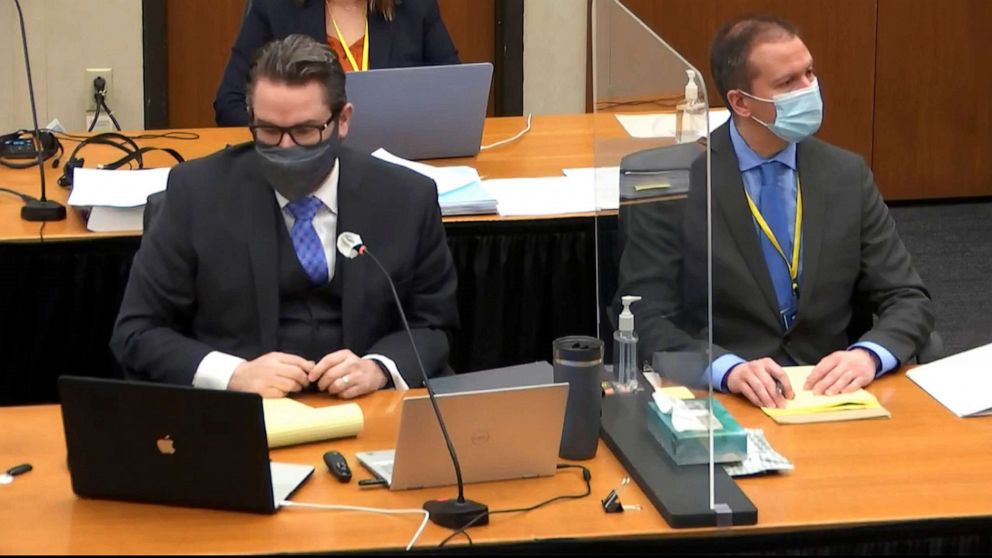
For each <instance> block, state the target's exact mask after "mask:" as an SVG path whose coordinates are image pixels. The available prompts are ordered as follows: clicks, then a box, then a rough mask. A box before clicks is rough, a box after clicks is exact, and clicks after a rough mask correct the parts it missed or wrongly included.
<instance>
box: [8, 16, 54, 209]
mask: <svg viewBox="0 0 992 558" xmlns="http://www.w3.org/2000/svg"><path fill="white" fill-rule="evenodd" d="M14 5H15V6H17V18H18V20H19V21H20V23H21V42H22V43H23V45H24V68H25V69H26V70H27V73H28V95H29V97H30V99H31V116H32V118H34V146H35V147H34V149H35V153H36V154H37V155H38V172H39V173H41V198H40V199H37V200H36V199H25V202H24V207H22V208H21V219H24V220H25V221H61V220H63V219H65V206H64V205H62V204H60V203H59V202H55V201H51V200H49V199H48V198H47V197H46V196H45V165H44V162H45V159H44V152H45V149H44V146H42V144H41V129H40V128H39V126H38V107H37V105H36V104H35V101H34V82H33V81H32V80H31V60H30V59H29V58H28V36H27V32H26V31H25V30H24V12H22V11H21V3H20V1H19V0H14Z"/></svg>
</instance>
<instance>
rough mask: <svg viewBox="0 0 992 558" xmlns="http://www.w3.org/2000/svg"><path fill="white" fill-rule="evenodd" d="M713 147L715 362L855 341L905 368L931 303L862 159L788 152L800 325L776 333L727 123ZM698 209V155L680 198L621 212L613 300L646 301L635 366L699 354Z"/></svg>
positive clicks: (818, 149) (817, 144)
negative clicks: (792, 169) (793, 168)
mask: <svg viewBox="0 0 992 558" xmlns="http://www.w3.org/2000/svg"><path fill="white" fill-rule="evenodd" d="M711 143H712V172H713V181H712V196H713V209H712V220H713V229H712V230H713V326H712V327H713V343H714V353H713V358H714V359H716V358H719V357H720V356H722V355H723V354H726V353H728V352H730V353H735V354H737V355H739V356H741V357H742V358H744V359H747V360H751V359H755V358H761V357H766V356H768V357H772V358H773V359H775V360H776V361H778V362H782V363H789V362H794V363H798V364H815V363H816V362H818V361H819V359H821V358H822V357H824V356H825V355H827V354H829V353H830V352H832V351H836V350H841V349H845V348H847V347H848V346H849V345H850V344H851V343H853V342H856V341H859V340H863V341H872V342H875V343H878V344H879V345H882V346H883V347H885V348H886V349H888V350H889V351H891V352H892V354H893V355H894V356H895V357H896V358H897V359H899V361H900V362H906V361H907V360H909V359H910V358H912V357H913V356H914V355H915V354H916V353H917V352H918V351H919V350H920V348H921V347H923V345H924V343H925V342H926V340H927V339H928V337H929V335H930V332H931V331H932V329H933V321H934V318H933V310H932V308H931V301H930V298H929V294H928V293H927V291H926V288H925V287H924V286H923V282H922V281H921V279H920V277H919V275H918V274H917V273H916V271H915V270H914V269H913V266H912V262H911V261H910V256H909V254H908V252H907V251H906V248H905V246H903V244H902V241H901V240H900V239H899V236H898V234H897V233H896V228H895V224H894V223H893V221H892V219H891V218H890V216H889V213H888V209H887V208H886V206H885V203H884V202H883V201H882V198H881V195H880V194H879V192H878V189H877V187H876V186H875V183H874V179H873V177H872V173H871V171H870V170H869V168H868V166H867V165H866V164H865V162H864V160H862V159H861V158H860V157H859V156H857V155H855V154H853V153H851V152H848V151H845V150H843V149H839V148H837V147H834V146H831V145H829V144H827V143H824V142H822V141H820V140H818V139H815V138H809V139H806V140H804V141H802V142H800V143H799V145H798V150H797V165H798V168H799V176H800V179H801V181H802V193H803V207H804V212H803V224H802V242H803V248H802V249H803V251H802V276H801V282H800V297H799V312H798V316H797V319H796V321H795V322H794V323H793V324H792V326H791V327H790V328H789V329H788V330H784V328H783V326H782V325H781V321H780V317H779V313H778V303H777V301H776V298H775V292H774V288H773V286H772V281H771V278H770V276H769V274H768V268H767V265H766V264H765V259H764V255H763V253H762V251H761V247H760V244H759V240H758V236H757V234H756V232H755V226H754V221H753V219H752V217H751V213H750V211H749V209H748V206H747V202H746V198H745V194H744V192H745V190H744V184H743V181H742V179H741V174H740V171H739V170H738V160H737V154H736V152H735V151H734V148H733V144H732V143H731V141H730V133H729V128H728V125H727V124H725V125H723V126H721V127H720V128H718V129H717V130H716V131H714V133H713V134H712V137H711ZM706 207H707V195H706V159H705V155H704V156H702V157H700V158H699V159H697V160H696V161H695V163H694V164H693V166H692V170H691V186H690V191H689V195H688V199H684V200H679V201H674V202H673V201H668V202H657V203H651V204H638V205H631V206H627V207H625V208H623V209H622V210H621V221H622V222H621V227H622V228H623V229H624V230H626V231H627V240H626V242H625V244H624V249H623V254H622V257H621V261H620V279H619V284H620V290H619V293H618V296H619V295H625V294H636V295H641V296H643V297H644V301H643V302H640V303H637V304H635V305H634V310H635V312H634V313H635V316H636V327H637V331H638V333H639V335H640V337H641V341H640V343H639V351H638V352H639V356H640V359H642V360H644V361H649V362H650V361H651V358H652V355H653V354H654V353H655V352H656V351H696V352H697V353H698V352H702V351H703V348H704V347H705V343H704V342H705V339H706V334H707V320H706V308H707V304H706V302H707V300H706V294H707V289H706V285H707V263H706V241H707V227H706ZM623 221H626V222H623ZM872 315H874V316H876V319H875V320H872ZM873 322H874V323H873Z"/></svg>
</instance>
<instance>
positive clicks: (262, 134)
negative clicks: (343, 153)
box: [248, 114, 336, 146]
mask: <svg viewBox="0 0 992 558" xmlns="http://www.w3.org/2000/svg"><path fill="white" fill-rule="evenodd" d="M335 116H336V115H334V114H332V115H331V117H330V118H328V119H327V121H326V122H324V123H323V124H297V125H295V126H290V127H288V128H283V127H282V126H274V125H272V124H250V125H249V126H248V129H249V130H251V137H252V138H253V139H254V140H255V143H259V144H262V145H268V146H276V145H279V144H280V143H282V138H283V136H284V135H285V134H289V138H290V139H291V140H293V143H295V144H296V145H317V144H318V143H320V142H321V140H322V139H323V137H324V130H326V129H327V127H328V126H330V125H331V122H333V121H334V117H335Z"/></svg>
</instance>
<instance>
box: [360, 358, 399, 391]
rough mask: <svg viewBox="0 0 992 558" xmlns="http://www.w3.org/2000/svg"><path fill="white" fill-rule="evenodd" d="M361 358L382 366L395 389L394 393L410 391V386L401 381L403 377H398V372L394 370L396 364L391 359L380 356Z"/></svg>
mask: <svg viewBox="0 0 992 558" xmlns="http://www.w3.org/2000/svg"><path fill="white" fill-rule="evenodd" d="M362 358H367V359H369V360H374V361H376V362H378V363H379V364H381V365H383V366H384V367H385V368H386V370H387V371H388V372H389V377H390V378H392V379H393V387H394V388H396V391H404V390H408V389H410V386H409V385H407V383H406V382H405V381H404V380H403V376H400V371H399V370H397V369H396V363H395V362H393V359H391V358H388V357H384V356H382V355H365V356H363V357H362Z"/></svg>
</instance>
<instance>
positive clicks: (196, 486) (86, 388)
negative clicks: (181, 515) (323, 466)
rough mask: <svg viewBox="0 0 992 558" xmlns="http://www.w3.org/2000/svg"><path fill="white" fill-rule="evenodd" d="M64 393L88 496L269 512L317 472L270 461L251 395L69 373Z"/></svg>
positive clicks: (68, 434)
mask: <svg viewBox="0 0 992 558" xmlns="http://www.w3.org/2000/svg"><path fill="white" fill-rule="evenodd" d="M59 398H60V400H61V403H62V423H63V427H64V429H65V442H66V449H67V452H68V463H69V476H70V477H71V479H72V489H73V492H75V493H76V494H77V495H79V496H82V497H86V498H101V499H109V500H128V501H134V502H147V503H154V504H167V505H176V506H191V507H201V508H212V509H222V510H235V511H247V512H257V513H273V512H275V511H276V510H277V509H278V508H279V505H280V503H281V502H283V501H284V500H285V499H286V498H287V497H289V495H290V494H291V493H292V492H293V491H294V490H296V488H297V487H298V486H299V485H300V484H302V483H303V481H305V480H306V479H307V478H308V477H309V476H310V475H311V473H313V467H312V466H310V465H296V464H286V463H270V461H269V447H268V443H267V441H266V435H265V418H264V415H263V414H262V399H261V398H260V397H259V396H258V395H255V394H251V393H240V392H233V391H220V390H207V389H197V388H193V387H189V386H175V385H165V384H151V383H142V382H123V381H118V380H104V379H96V378H81V377H72V376H63V377H61V378H59Z"/></svg>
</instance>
